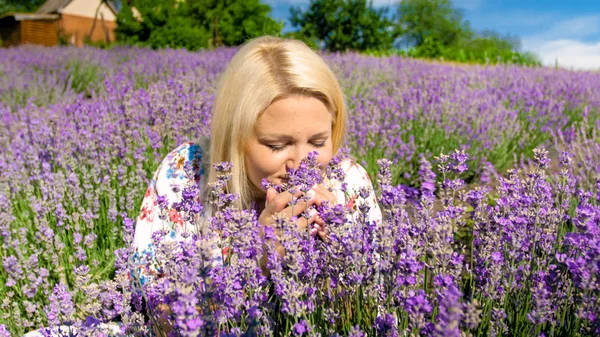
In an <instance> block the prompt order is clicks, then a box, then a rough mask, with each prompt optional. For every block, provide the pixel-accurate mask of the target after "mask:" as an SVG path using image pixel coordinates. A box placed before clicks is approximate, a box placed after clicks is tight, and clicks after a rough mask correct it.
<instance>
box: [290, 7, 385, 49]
mask: <svg viewBox="0 0 600 337" xmlns="http://www.w3.org/2000/svg"><path fill="white" fill-rule="evenodd" d="M387 11H388V8H385V7H384V8H381V9H375V8H374V7H373V3H372V1H368V2H367V0H311V2H310V6H309V9H308V10H307V11H306V12H303V11H302V10H300V8H297V7H292V8H291V9H290V12H291V19H290V21H291V23H292V26H293V27H299V28H300V30H299V31H297V32H296V33H295V34H294V35H295V36H296V37H303V38H306V39H309V40H313V41H314V42H316V44H317V45H324V47H325V48H326V49H328V50H331V51H345V50H357V51H364V50H368V49H372V50H387V49H389V48H391V47H392V44H393V41H394V38H395V32H394V29H393V22H392V21H391V20H390V19H388V18H387V17H386V13H387Z"/></svg>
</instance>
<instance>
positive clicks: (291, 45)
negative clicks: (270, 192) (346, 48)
mask: <svg viewBox="0 0 600 337" xmlns="http://www.w3.org/2000/svg"><path fill="white" fill-rule="evenodd" d="M296 94H299V95H305V96H310V97H315V98H317V99H319V100H321V101H322V102H323V104H325V106H326V107H327V110H328V111H329V112H330V113H331V114H332V116H333V125H332V136H331V137H332V143H333V153H336V152H337V150H338V149H339V147H340V146H341V144H342V142H343V137H344V133H345V127H346V107H345V104H344V97H343V94H342V91H341V90H340V86H339V83H338V81H337V79H336V77H335V75H334V74H333V72H332V71H331V69H330V68H329V66H328V65H327V64H326V63H325V61H323V59H322V58H321V57H320V56H319V55H318V54H317V53H315V52H314V51H313V50H311V49H310V48H309V47H308V46H306V44H304V43H303V42H301V41H297V40H290V39H281V38H276V37H271V36H263V37H259V38H256V39H253V40H251V41H248V42H247V43H246V44H244V45H243V46H242V47H241V48H240V50H239V51H238V52H237V53H236V54H235V55H234V57H233V58H232V59H231V62H230V63H229V65H228V66H227V69H226V70H225V71H224V73H223V74H222V75H221V78H220V82H219V85H218V89H217V97H216V99H215V103H214V110H213V116H212V121H211V142H210V144H211V145H210V156H209V158H210V160H211V161H212V162H213V163H218V162H223V161H226V162H231V164H232V165H233V168H232V170H231V174H232V178H231V180H230V181H229V185H228V188H229V193H234V194H238V195H239V196H240V198H239V199H238V203H237V206H238V207H243V208H248V207H249V206H250V204H251V202H252V200H254V197H255V195H256V188H255V187H254V186H253V184H252V182H251V181H250V180H249V178H248V176H247V173H246V163H245V160H244V153H245V147H246V144H247V142H248V140H249V139H250V137H251V136H252V134H253V132H254V125H255V123H256V121H257V120H258V118H259V117H260V115H261V114H262V113H263V112H264V111H265V110H266V109H267V107H268V106H269V105H271V103H273V102H274V101H275V100H277V99H280V98H284V97H287V96H290V95H296ZM216 179H217V172H215V170H214V168H213V167H212V166H211V169H210V173H209V176H208V182H212V181H215V180H216Z"/></svg>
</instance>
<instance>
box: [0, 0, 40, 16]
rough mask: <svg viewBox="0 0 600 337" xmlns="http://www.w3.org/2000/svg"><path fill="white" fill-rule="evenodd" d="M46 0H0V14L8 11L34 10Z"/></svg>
mask: <svg viewBox="0 0 600 337" xmlns="http://www.w3.org/2000/svg"><path fill="white" fill-rule="evenodd" d="M44 2H46V0H0V15H2V14H4V13H8V12H35V11H36V10H37V9H38V8H39V7H40V6H41V5H43V4H44Z"/></svg>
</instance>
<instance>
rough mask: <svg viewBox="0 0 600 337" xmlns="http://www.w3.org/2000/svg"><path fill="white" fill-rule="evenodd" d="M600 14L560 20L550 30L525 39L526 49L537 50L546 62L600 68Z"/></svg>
mask: <svg viewBox="0 0 600 337" xmlns="http://www.w3.org/2000/svg"><path fill="white" fill-rule="evenodd" d="M599 32H600V15H586V16H579V17H574V18H570V19H565V20H560V21H557V22H556V23H555V24H554V25H552V26H551V27H550V28H549V29H547V30H546V31H543V32H541V33H538V34H535V35H532V36H528V37H525V38H523V40H522V41H523V43H522V46H523V49H524V50H528V51H532V52H534V53H536V54H537V55H538V56H539V57H540V58H541V61H542V63H543V64H544V65H548V66H554V65H555V64H556V62H558V65H559V66H560V67H564V68H569V69H586V70H592V69H594V70H597V69H600V40H599V39H597V38H596V36H598V33H599Z"/></svg>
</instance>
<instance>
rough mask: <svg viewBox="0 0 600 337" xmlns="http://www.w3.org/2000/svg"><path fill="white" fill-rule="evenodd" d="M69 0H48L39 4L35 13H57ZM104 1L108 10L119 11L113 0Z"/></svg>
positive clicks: (116, 12) (115, 12)
mask: <svg viewBox="0 0 600 337" xmlns="http://www.w3.org/2000/svg"><path fill="white" fill-rule="evenodd" d="M71 1H73V0H48V1H46V2H45V3H44V4H43V5H42V6H40V8H38V10H37V11H36V13H39V14H52V13H59V12H60V10H61V9H63V8H65V7H67V5H68V4H70V3H71ZM104 2H105V3H106V4H107V5H108V8H110V10H111V11H112V12H113V13H114V14H115V15H117V14H118V13H119V11H118V10H117V6H115V3H114V1H111V0H107V1H104Z"/></svg>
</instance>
